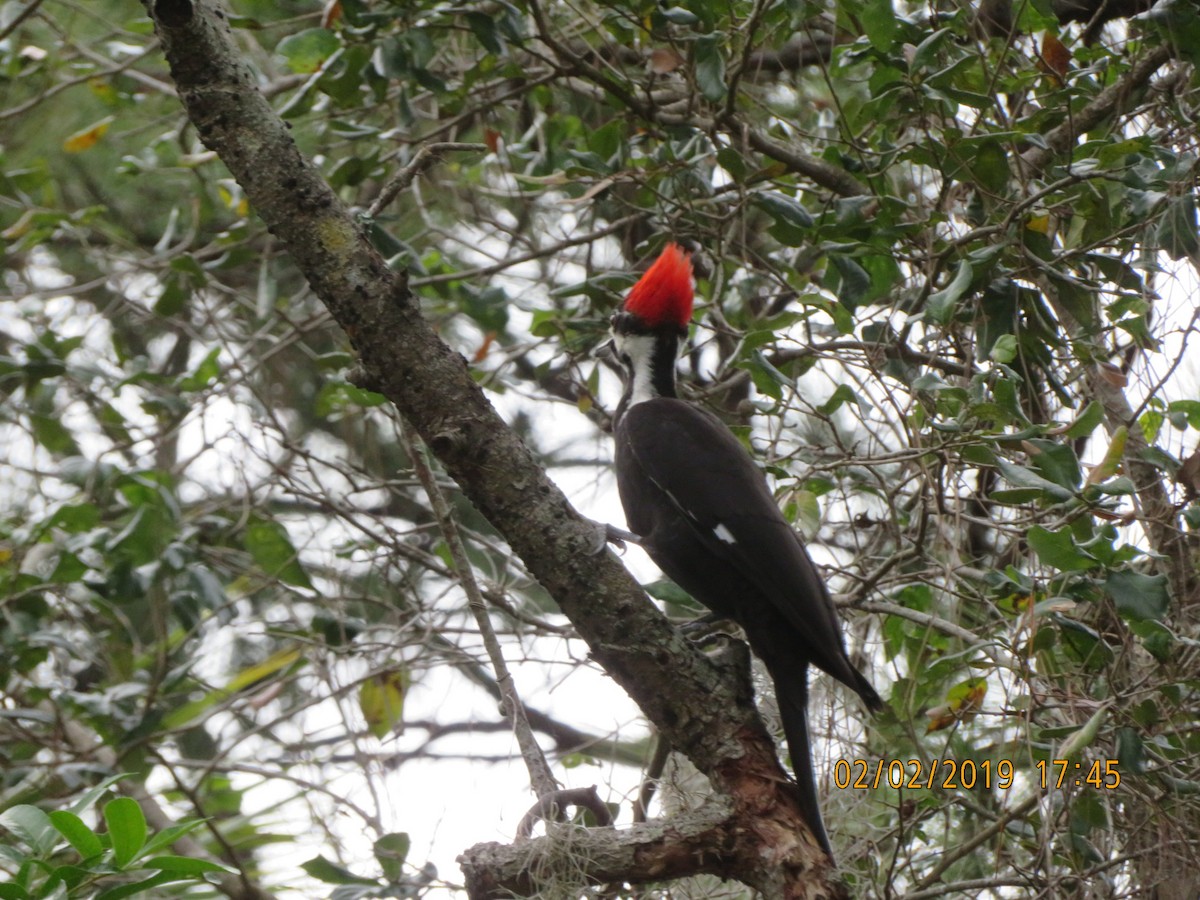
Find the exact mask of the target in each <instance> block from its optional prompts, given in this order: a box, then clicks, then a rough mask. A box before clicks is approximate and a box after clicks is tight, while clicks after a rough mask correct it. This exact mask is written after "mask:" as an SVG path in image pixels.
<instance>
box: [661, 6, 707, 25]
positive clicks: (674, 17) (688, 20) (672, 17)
mask: <svg viewBox="0 0 1200 900" xmlns="http://www.w3.org/2000/svg"><path fill="white" fill-rule="evenodd" d="M662 17H663V18H664V19H666V20H667V21H668V22H670V23H671V24H672V25H697V24H699V22H700V17H699V16H697V15H696V14H695V13H694V12H692V11H691V10H690V9H684V8H683V7H682V6H669V7H667V8H666V9H664V10H662Z"/></svg>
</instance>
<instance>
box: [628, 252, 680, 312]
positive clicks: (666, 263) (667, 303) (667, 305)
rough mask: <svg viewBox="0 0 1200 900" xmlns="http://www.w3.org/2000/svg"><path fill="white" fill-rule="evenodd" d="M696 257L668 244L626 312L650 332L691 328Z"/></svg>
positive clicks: (633, 292) (637, 286)
mask: <svg viewBox="0 0 1200 900" xmlns="http://www.w3.org/2000/svg"><path fill="white" fill-rule="evenodd" d="M692 297H693V294H692V257H691V254H689V253H688V252H687V251H686V250H684V249H683V248H682V247H680V246H679V245H678V244H674V243H671V244H667V246H666V247H664V248H663V252H662V253H661V254H660V255H659V257H658V259H656V260H655V261H654V264H653V265H652V266H650V268H648V269H647V270H646V272H645V274H644V275H642V277H641V278H639V279H638V282H637V284H635V285H634V286H633V288H632V289H631V290H630V291H629V296H628V297H626V298H625V306H624V309H625V312H627V313H629V314H630V315H634V316H637V317H638V318H639V319H641V320H642V322H644V323H645V324H646V325H647V326H649V327H650V328H658V327H659V326H661V325H674V326H677V327H679V328H687V324H688V322H690V321H691V318H692Z"/></svg>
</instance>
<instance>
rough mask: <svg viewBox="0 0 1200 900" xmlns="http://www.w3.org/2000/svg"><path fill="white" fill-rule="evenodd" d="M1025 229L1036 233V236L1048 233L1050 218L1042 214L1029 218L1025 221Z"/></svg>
mask: <svg viewBox="0 0 1200 900" xmlns="http://www.w3.org/2000/svg"><path fill="white" fill-rule="evenodd" d="M1025 227H1026V228H1028V229H1029V230H1030V231H1036V232H1037V233H1038V234H1049V233H1050V216H1049V214H1046V213H1043V214H1042V215H1040V216H1030V217H1029V218H1028V219H1026V220H1025Z"/></svg>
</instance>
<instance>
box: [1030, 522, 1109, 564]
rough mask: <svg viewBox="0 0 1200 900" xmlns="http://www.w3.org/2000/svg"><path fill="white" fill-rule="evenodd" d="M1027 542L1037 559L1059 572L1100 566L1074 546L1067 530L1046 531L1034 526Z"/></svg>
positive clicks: (1073, 541)
mask: <svg viewBox="0 0 1200 900" xmlns="http://www.w3.org/2000/svg"><path fill="white" fill-rule="evenodd" d="M1028 540H1029V546H1030V547H1032V548H1033V551H1034V552H1035V553H1036V554H1037V555H1038V559H1040V560H1041V561H1042V562H1043V563H1045V564H1046V565H1048V566H1053V567H1054V568H1056V569H1058V570H1059V571H1061V572H1082V571H1085V570H1087V569H1094V568H1095V567H1096V566H1098V565H1100V563H1099V561H1098V560H1097V559H1096V558H1095V557H1094V556H1092V555H1091V554H1090V553H1084V552H1083V551H1082V550H1080V549H1079V548H1078V547H1077V546H1075V540H1074V538H1073V537H1072V536H1071V530H1070V529H1069V528H1062V529H1059V530H1058V531H1048V530H1047V529H1045V528H1043V527H1042V526H1041V525H1035V526H1033V528H1031V529H1029V536H1028Z"/></svg>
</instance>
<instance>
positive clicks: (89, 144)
mask: <svg viewBox="0 0 1200 900" xmlns="http://www.w3.org/2000/svg"><path fill="white" fill-rule="evenodd" d="M112 123H113V117H112V116H107V117H105V118H103V119H101V120H100V121H99V122H96V123H95V124H94V125H89V126H88V127H87V128H85V129H83V130H82V131H77V132H75V133H74V134H73V135H71V136H70V137H69V138H67V139H66V140H65V141H63V145H62V147H63V150H64V151H65V152H67V153H82V152H83V151H84V150H91V149H92V148H93V147H95V146H96V145H97V144H98V143H100V139H101V138H102V137H104V133H105V132H106V131H108V126H109V125H111V124H112Z"/></svg>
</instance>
